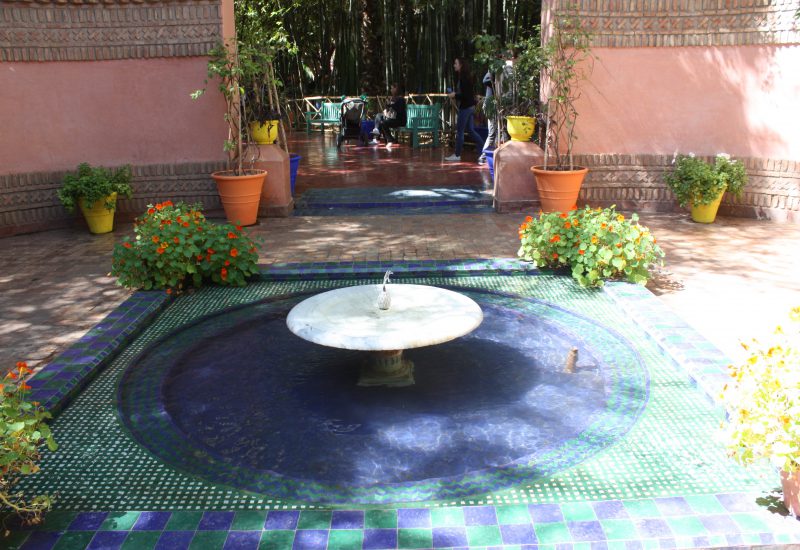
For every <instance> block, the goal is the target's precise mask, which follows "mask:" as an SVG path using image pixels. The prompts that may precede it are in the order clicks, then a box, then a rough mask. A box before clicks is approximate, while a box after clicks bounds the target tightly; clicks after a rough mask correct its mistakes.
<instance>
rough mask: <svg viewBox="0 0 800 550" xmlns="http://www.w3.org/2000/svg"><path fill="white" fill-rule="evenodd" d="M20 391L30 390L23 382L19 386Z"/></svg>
mask: <svg viewBox="0 0 800 550" xmlns="http://www.w3.org/2000/svg"><path fill="white" fill-rule="evenodd" d="M20 389H22V390H25V391H27V390H29V389H31V387H30V386H29V385H28V384H26V383H25V382H23V383H22V385H21V386H20Z"/></svg>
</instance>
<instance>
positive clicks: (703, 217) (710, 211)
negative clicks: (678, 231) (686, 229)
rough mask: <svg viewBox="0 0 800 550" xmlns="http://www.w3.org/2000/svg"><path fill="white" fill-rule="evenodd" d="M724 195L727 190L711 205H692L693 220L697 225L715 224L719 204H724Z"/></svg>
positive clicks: (721, 192)
mask: <svg viewBox="0 0 800 550" xmlns="http://www.w3.org/2000/svg"><path fill="white" fill-rule="evenodd" d="M724 194H725V190H724V189H723V190H722V191H720V193H719V196H717V198H716V199H714V201H713V202H712V203H711V204H698V205H694V204H692V220H694V221H696V222H697V223H714V220H715V219H716V218H717V210H719V204H720V203H721V202H722V195H724Z"/></svg>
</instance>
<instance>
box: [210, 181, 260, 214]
mask: <svg viewBox="0 0 800 550" xmlns="http://www.w3.org/2000/svg"><path fill="white" fill-rule="evenodd" d="M211 177H212V178H214V181H215V182H217V191H219V198H220V199H221V200H222V207H223V208H224V209H225V217H226V218H227V219H228V221H229V222H231V223H235V224H238V225H253V224H254V223H256V221H257V220H258V203H259V201H260V200H261V188H262V187H264V179H265V178H266V177H267V171H266V170H246V171H245V174H244V175H241V176H236V175H234V173H233V171H232V170H225V171H223V172H214V173H213V174H211Z"/></svg>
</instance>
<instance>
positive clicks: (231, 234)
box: [228, 231, 236, 239]
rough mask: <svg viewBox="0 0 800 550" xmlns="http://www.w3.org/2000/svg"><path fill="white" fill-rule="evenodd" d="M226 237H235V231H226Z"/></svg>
mask: <svg viewBox="0 0 800 550" xmlns="http://www.w3.org/2000/svg"><path fill="white" fill-rule="evenodd" d="M228 238H229V239H235V238H236V233H234V232H233V231H228Z"/></svg>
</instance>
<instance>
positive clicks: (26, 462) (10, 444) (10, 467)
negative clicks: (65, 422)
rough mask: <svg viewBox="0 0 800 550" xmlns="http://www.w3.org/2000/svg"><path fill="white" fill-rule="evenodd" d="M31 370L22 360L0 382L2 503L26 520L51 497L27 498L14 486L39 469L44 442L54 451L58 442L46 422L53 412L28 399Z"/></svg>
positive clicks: (46, 505) (37, 514) (43, 509)
mask: <svg viewBox="0 0 800 550" xmlns="http://www.w3.org/2000/svg"><path fill="white" fill-rule="evenodd" d="M30 373H31V370H30V369H29V368H28V365H27V364H25V362H22V361H20V362H18V363H17V364H16V368H15V369H14V370H12V371H10V372H9V373H8V374H7V375H6V377H5V379H4V380H3V384H0V504H1V505H2V507H3V508H6V509H8V510H11V511H12V512H14V513H15V514H18V515H20V516H21V517H22V518H23V520H25V521H26V522H36V521H38V520H39V519H40V517H41V514H42V513H43V512H46V511H47V510H49V509H50V505H51V502H52V499H51V497H49V496H47V495H39V496H36V497H33V498H32V499H28V498H27V497H26V496H25V495H24V494H23V493H22V492H19V491H15V490H14V487H15V485H16V484H17V483H19V481H20V479H21V478H22V476H27V475H31V474H35V473H36V472H38V471H39V465H38V463H39V460H40V459H41V449H42V445H43V444H45V445H46V446H47V448H48V449H50V450H51V451H55V450H56V449H57V448H58V446H57V445H56V442H55V441H54V440H53V435H52V433H51V432H50V428H49V426H48V425H47V423H46V422H45V421H46V420H48V419H49V418H51V415H50V413H48V412H47V411H45V410H44V409H43V408H42V407H40V406H39V403H37V402H35V401H34V402H30V401H28V393H29V392H30V389H31V387H30V386H29V385H28V384H27V383H26V382H25V376H26V375H28V374H30Z"/></svg>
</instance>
